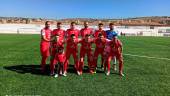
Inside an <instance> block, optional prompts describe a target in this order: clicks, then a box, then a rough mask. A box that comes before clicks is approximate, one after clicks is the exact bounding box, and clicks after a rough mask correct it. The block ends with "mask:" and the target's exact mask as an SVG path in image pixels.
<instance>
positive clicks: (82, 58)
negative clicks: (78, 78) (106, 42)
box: [79, 50, 85, 73]
mask: <svg viewBox="0 0 170 96" xmlns="http://www.w3.org/2000/svg"><path fill="white" fill-rule="evenodd" d="M84 57H85V52H84V51H83V50H81V51H80V61H79V72H81V73H83V66H84Z"/></svg>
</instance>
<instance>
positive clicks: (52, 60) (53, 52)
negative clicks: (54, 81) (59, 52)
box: [50, 48, 57, 75]
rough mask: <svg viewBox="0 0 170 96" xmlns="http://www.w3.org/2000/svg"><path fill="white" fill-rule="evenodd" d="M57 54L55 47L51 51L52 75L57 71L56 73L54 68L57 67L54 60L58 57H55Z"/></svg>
mask: <svg viewBox="0 0 170 96" xmlns="http://www.w3.org/2000/svg"><path fill="white" fill-rule="evenodd" d="M55 55H56V51H55V49H54V48H53V49H52V51H51V58H50V75H54V74H55V73H54V69H55V64H56V63H55V62H54V60H55V59H56V57H57V56H56V57H55Z"/></svg>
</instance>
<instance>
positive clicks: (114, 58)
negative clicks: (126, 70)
mask: <svg viewBox="0 0 170 96" xmlns="http://www.w3.org/2000/svg"><path fill="white" fill-rule="evenodd" d="M112 59H113V70H114V71H116V70H117V68H116V57H115V56H113V58H112Z"/></svg>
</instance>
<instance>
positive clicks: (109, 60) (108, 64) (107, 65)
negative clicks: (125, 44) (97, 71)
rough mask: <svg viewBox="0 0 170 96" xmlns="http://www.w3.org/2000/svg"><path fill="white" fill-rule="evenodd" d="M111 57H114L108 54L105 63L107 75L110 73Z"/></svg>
mask: <svg viewBox="0 0 170 96" xmlns="http://www.w3.org/2000/svg"><path fill="white" fill-rule="evenodd" d="M111 59H112V56H108V57H107V59H106V62H105V63H104V71H105V72H106V75H110V62H111ZM106 69H107V70H106Z"/></svg>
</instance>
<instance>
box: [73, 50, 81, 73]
mask: <svg viewBox="0 0 170 96" xmlns="http://www.w3.org/2000/svg"><path fill="white" fill-rule="evenodd" d="M72 55H73V58H74V68H75V69H76V71H77V73H78V75H81V74H82V73H80V72H79V62H78V54H77V51H76V52H73V54H72Z"/></svg>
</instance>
